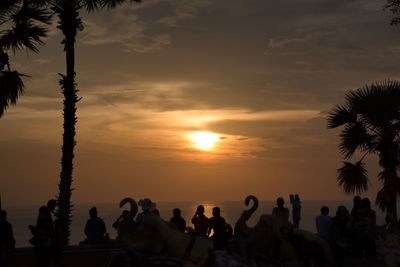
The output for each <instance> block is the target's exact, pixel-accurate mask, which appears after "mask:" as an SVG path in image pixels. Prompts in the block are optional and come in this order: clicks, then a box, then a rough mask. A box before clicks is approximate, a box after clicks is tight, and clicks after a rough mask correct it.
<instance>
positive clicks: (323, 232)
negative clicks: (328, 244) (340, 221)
mask: <svg viewBox="0 0 400 267" xmlns="http://www.w3.org/2000/svg"><path fill="white" fill-rule="evenodd" d="M328 214H329V208H328V207H326V206H323V207H322V208H321V215H320V216H317V217H315V224H316V226H317V233H318V234H319V235H320V236H322V237H323V238H325V239H328V238H329V227H330V225H331V221H332V217H331V216H329V215H328Z"/></svg>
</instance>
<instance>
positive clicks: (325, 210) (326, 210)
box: [321, 206, 329, 215]
mask: <svg viewBox="0 0 400 267" xmlns="http://www.w3.org/2000/svg"><path fill="white" fill-rule="evenodd" d="M328 214H329V208H328V207H327V206H323V207H322V208H321V215H328Z"/></svg>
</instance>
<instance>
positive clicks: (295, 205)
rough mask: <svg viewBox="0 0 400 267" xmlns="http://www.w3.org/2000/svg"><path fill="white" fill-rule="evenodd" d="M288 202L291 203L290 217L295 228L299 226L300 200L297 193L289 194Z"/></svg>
mask: <svg viewBox="0 0 400 267" xmlns="http://www.w3.org/2000/svg"><path fill="white" fill-rule="evenodd" d="M290 203H291V204H292V219H293V225H294V227H295V228H299V225H300V219H301V201H300V197H299V195H298V194H296V195H294V197H293V195H290Z"/></svg>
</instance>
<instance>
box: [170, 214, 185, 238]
mask: <svg viewBox="0 0 400 267" xmlns="http://www.w3.org/2000/svg"><path fill="white" fill-rule="evenodd" d="M173 214H174V217H172V218H171V220H170V221H171V222H172V223H173V224H175V225H176V226H177V227H178V229H179V231H181V232H182V233H184V232H185V228H186V221H185V219H183V218H182V217H181V210H180V209H174V210H173Z"/></svg>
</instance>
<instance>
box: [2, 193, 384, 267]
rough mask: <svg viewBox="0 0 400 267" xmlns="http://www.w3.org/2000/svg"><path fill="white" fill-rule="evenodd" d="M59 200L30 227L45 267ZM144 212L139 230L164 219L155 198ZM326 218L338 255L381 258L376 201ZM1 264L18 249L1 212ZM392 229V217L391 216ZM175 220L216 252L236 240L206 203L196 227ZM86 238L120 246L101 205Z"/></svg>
mask: <svg viewBox="0 0 400 267" xmlns="http://www.w3.org/2000/svg"><path fill="white" fill-rule="evenodd" d="M290 203H291V205H292V216H291V218H292V220H293V226H294V228H298V227H299V225H300V220H301V207H302V206H301V204H302V203H301V200H300V198H299V196H298V195H290ZM56 204H57V203H56V201H55V200H50V201H49V202H48V203H47V205H45V206H41V207H40V208H39V214H38V218H37V221H36V225H34V226H33V225H30V226H29V229H30V231H31V233H32V238H31V239H30V240H29V242H30V243H31V244H32V245H33V246H34V248H35V251H36V252H37V255H38V257H37V258H38V264H39V266H47V262H48V261H50V258H51V257H50V256H49V255H52V254H55V253H57V251H58V246H57V226H55V225H54V222H53V215H54V210H55V207H56ZM284 204H285V201H284V199H283V198H282V197H279V198H278V199H277V200H276V207H274V208H273V209H272V215H274V216H277V217H279V218H281V219H282V220H289V213H290V212H289V209H288V208H286V207H285V205H284ZM138 205H139V206H140V207H141V212H140V213H139V214H138V215H137V216H136V218H135V220H133V221H132V225H131V226H130V227H131V228H132V229H131V230H132V231H134V229H135V227H136V225H137V224H140V223H141V222H142V221H143V220H144V219H145V218H146V217H147V216H160V212H159V211H158V209H157V208H156V204H155V203H154V202H152V201H151V200H150V199H148V198H145V199H143V200H140V201H139V202H138ZM320 211H321V214H320V215H319V216H316V218H315V224H316V229H317V234H318V235H319V236H321V237H322V238H324V239H325V240H326V241H328V242H329V244H330V245H331V247H332V249H333V251H334V252H335V254H336V256H337V257H339V258H340V257H343V256H345V255H347V254H349V253H350V254H351V255H366V256H368V257H374V256H375V255H376V245H375V239H376V235H377V228H376V214H375V211H374V210H372V209H371V203H370V201H369V199H368V198H364V199H362V198H361V197H359V196H356V197H354V200H353V207H352V209H351V212H349V211H348V210H347V208H346V207H345V206H339V207H337V210H336V214H335V216H334V217H331V216H330V215H329V208H328V207H327V206H323V207H321V210H320ZM129 213H130V212H129V211H127V210H124V211H123V212H122V214H121V215H120V216H119V217H118V218H117V219H116V221H115V222H114V223H113V224H112V227H113V228H115V229H118V225H119V223H120V222H121V220H123V219H124V218H125V216H127V215H128V214H129ZM0 215H1V216H0V256H1V258H0V260H1V261H0V266H6V262H7V257H8V255H9V254H10V252H11V251H12V250H13V249H14V248H15V240H14V237H13V232H12V226H11V224H10V223H9V222H8V221H7V213H6V212H5V211H4V210H1V214H0ZM386 220H387V228H388V227H389V226H388V225H389V223H390V221H391V220H390V218H389V217H387V218H386ZM169 222H170V223H171V224H172V225H174V226H175V229H176V230H177V231H180V232H182V233H190V234H192V235H196V236H200V237H204V238H210V239H212V240H213V242H214V247H215V249H220V250H223V249H226V248H227V246H228V241H229V239H231V238H232V236H233V231H232V227H231V226H230V225H229V224H228V223H227V222H226V220H225V219H224V218H223V217H222V216H221V209H220V208H219V207H217V206H216V207H213V209H212V217H211V218H208V217H207V216H206V215H205V210H204V206H203V205H198V206H197V209H196V211H195V213H194V215H193V217H192V218H191V223H192V224H193V229H192V228H190V227H187V223H186V220H185V219H184V218H183V217H182V215H181V210H180V209H179V208H175V209H173V210H172V217H171V218H170V220H169ZM84 233H85V236H86V238H85V240H83V241H82V242H81V243H80V244H81V245H95V244H105V243H110V242H118V238H117V239H116V240H114V239H111V238H110V237H109V235H108V233H107V228H106V224H105V222H104V220H103V219H102V218H100V217H99V216H98V211H97V208H96V207H93V208H91V209H90V210H89V219H88V220H87V222H86V225H85V228H84Z"/></svg>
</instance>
